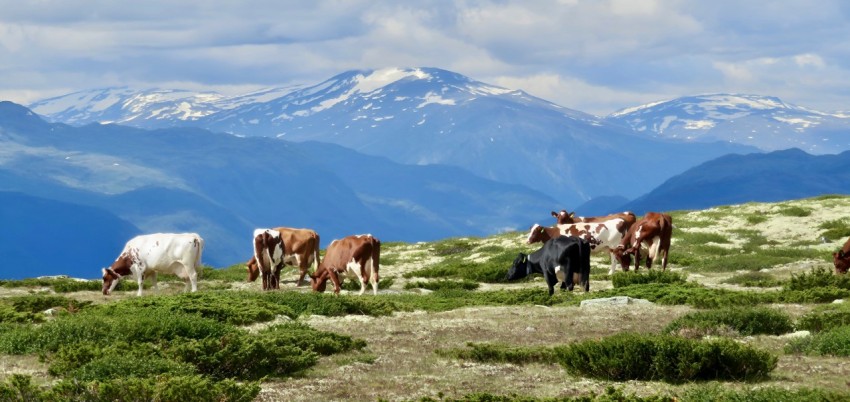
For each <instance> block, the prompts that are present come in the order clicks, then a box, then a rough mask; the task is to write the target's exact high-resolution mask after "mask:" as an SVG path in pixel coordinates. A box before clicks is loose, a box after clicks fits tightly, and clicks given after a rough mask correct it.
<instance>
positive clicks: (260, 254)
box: [248, 229, 284, 290]
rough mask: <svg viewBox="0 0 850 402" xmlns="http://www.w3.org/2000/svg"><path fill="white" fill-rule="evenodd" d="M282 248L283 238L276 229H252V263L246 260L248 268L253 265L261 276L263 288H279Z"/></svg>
mask: <svg viewBox="0 0 850 402" xmlns="http://www.w3.org/2000/svg"><path fill="white" fill-rule="evenodd" d="M283 249H284V244H283V240H282V239H281V237H280V232H278V231H277V230H275V229H255V230H254V258H253V259H254V264H251V261H248V269H249V270H250V269H251V268H252V267H253V268H254V269H255V270H256V272H258V275H262V276H263V290H272V289H280V270H281V269H282V268H283ZM254 279H256V277H254Z"/></svg>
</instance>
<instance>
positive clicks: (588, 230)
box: [526, 218, 625, 275]
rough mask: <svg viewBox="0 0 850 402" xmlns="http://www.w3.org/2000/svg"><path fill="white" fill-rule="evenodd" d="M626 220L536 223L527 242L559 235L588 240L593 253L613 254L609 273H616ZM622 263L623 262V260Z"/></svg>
mask: <svg viewBox="0 0 850 402" xmlns="http://www.w3.org/2000/svg"><path fill="white" fill-rule="evenodd" d="M624 226H625V221H624V220H623V219H622V218H614V219H609V220H607V221H603V222H588V223H573V224H568V225H555V226H553V227H548V228H547V227H543V226H540V225H538V224H534V226H532V227H531V230H530V231H529V232H528V238H527V239H526V243H527V244H532V243H536V242H543V243H545V242H546V241H547V240H549V239H554V238H556V237H558V236H572V237H578V238H581V239H584V240H586V241H587V242H588V243H589V244H590V249H591V253H600V252H603V251H607V252H608V253H610V255H611V268H609V270H608V274H609V275H612V274H614V271H615V270H616V267H617V262H618V261H620V259H619V253H617V246H619V245H620V241H621V240H622V239H623V232H622V230H623V227H624ZM621 265H622V262H621Z"/></svg>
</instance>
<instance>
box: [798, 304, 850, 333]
mask: <svg viewBox="0 0 850 402" xmlns="http://www.w3.org/2000/svg"><path fill="white" fill-rule="evenodd" d="M845 325H850V305H848V304H846V303H841V304H829V305H826V306H820V307H818V308H816V309H815V310H813V311H811V312H809V313H807V314H805V315H803V316H802V317H800V319H799V320H798V321H797V328H798V329H801V330H806V331H812V332H821V331H827V330H831V329H833V328H838V327H841V326H845Z"/></svg>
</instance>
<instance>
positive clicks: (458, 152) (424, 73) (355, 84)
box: [35, 68, 755, 207]
mask: <svg viewBox="0 0 850 402" xmlns="http://www.w3.org/2000/svg"><path fill="white" fill-rule="evenodd" d="M35 110H36V111H44V110H45V109H44V108H41V107H40V108H36V109H35ZM48 116H49V117H50V118H51V119H54V120H60V121H63V122H66V123H70V122H73V121H72V120H71V119H69V117H67V116H64V117H63V116H60V115H57V114H49V115H48ZM114 121H118V120H114ZM120 121H126V122H127V123H130V124H134V125H136V126H144V125H140V124H137V123H141V122H143V121H142V120H138V119H129V120H128V119H124V120H120ZM172 121H173V122H174V124H175V125H182V126H185V125H192V126H196V127H201V128H205V129H208V130H212V131H223V132H227V133H231V134H234V135H237V136H245V137H253V136H267V137H274V138H279V139H285V140H290V141H297V142H303V141H320V142H325V143H333V144H338V145H342V146H344V147H347V148H351V149H353V150H355V151H358V152H360V153H364V154H368V155H373V156H382V157H386V158H389V159H391V160H392V161H394V162H396V163H399V164H407V165H436V164H439V165H449V166H455V167H460V168H463V169H465V170H467V171H469V172H472V173H474V174H476V175H478V176H480V177H482V178H485V179H489V180H493V181H498V182H503V183H508V184H514V185H523V186H527V187H529V188H532V189H534V190H536V191H538V192H540V193H543V194H547V195H549V196H550V197H552V198H554V199H556V200H558V202H560V203H561V204H562V205H564V206H565V207H570V206H573V205H578V204H581V203H583V202H585V201H587V200H588V199H591V198H594V197H597V196H603V195H618V196H623V197H627V198H634V197H637V196H638V195H640V194H643V193H645V192H646V191H647V190H649V189H651V188H653V187H655V186H657V185H659V184H661V183H662V182H663V181H664V180H665V179H667V178H669V177H670V176H671V175H672V174H675V173H678V172H682V171H684V170H685V169H687V168H689V167H692V166H694V165H696V164H698V163H701V162H704V161H707V160H710V159H712V158H715V157H718V156H720V155H724V154H727V153H730V152H753V151H755V148H751V147H745V146H739V145H735V144H729V143H710V144H699V145H694V144H689V143H682V142H680V141H675V140H668V139H657V138H647V137H645V136H639V135H634V133H633V132H632V130H631V129H630V128H627V127H624V126H623V125H622V124H614V123H610V122H607V121H605V120H603V119H601V118H598V117H596V116H592V115H589V114H586V113H583V112H580V111H575V110H570V109H567V108H564V107H561V106H558V105H555V104H553V103H551V102H548V101H545V100H543V99H540V98H536V97H533V96H531V95H528V94H527V93H525V92H522V91H517V90H510V89H506V88H501V87H498V86H494V85H490V84H486V83H482V82H479V81H475V80H473V79H470V78H468V77H465V76H463V75H460V74H457V73H454V72H451V71H446V70H442V69H438V68H387V69H381V70H364V71H348V72H345V73H342V74H339V75H337V76H335V77H332V78H330V79H328V80H326V81H324V82H321V83H319V84H317V85H313V86H306V87H303V88H300V89H296V90H293V91H291V92H289V93H287V94H286V95H284V96H281V97H278V98H275V99H271V100H267V101H263V102H247V103H242V104H240V105H239V106H235V107H232V108H229V109H224V110H219V111H217V112H214V113H208V114H204V115H203V116H201V117H198V118H197V119H191V120H190V119H182V120H172ZM646 155H658V156H657V157H652V158H648V157H647V156H646ZM636 167H639V168H636Z"/></svg>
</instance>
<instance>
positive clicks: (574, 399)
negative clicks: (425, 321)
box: [418, 387, 676, 402]
mask: <svg viewBox="0 0 850 402" xmlns="http://www.w3.org/2000/svg"><path fill="white" fill-rule="evenodd" d="M418 401H419V402H675V401H676V399H675V398H673V397H670V396H663V395H650V396H639V395H635V394H626V393H624V392H623V391H622V390H621V389H618V388H614V387H607V388H605V391H604V392H602V393H601V394H596V393H595V392H592V391H591V392H590V393H588V394H586V395H579V396H563V397H555V398H535V397H530V396H525V395H517V394H510V395H493V394H489V393H486V392H477V393H474V394H468V395H464V396H462V397H460V398H457V399H455V398H446V397H444V396H443V395H440V396H439V399H434V398H430V397H423V398H420V399H418Z"/></svg>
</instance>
